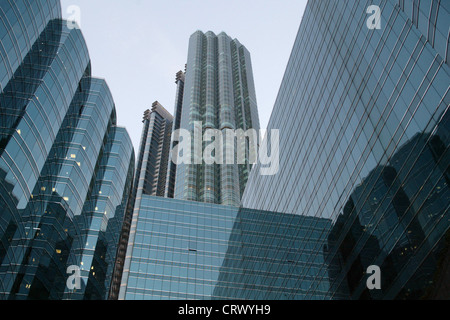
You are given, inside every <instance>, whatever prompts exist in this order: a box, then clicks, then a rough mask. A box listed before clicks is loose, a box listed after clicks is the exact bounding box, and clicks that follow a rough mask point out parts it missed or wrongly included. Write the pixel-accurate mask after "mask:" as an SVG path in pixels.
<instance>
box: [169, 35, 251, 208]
mask: <svg viewBox="0 0 450 320" xmlns="http://www.w3.org/2000/svg"><path fill="white" fill-rule="evenodd" d="M195 123H201V124H202V128H201V130H202V132H201V133H202V135H203V134H204V133H205V131H206V130H208V129H215V130H220V131H221V132H222V134H223V137H225V131H226V130H230V129H231V130H237V129H242V130H244V131H246V130H248V129H251V128H253V129H257V130H258V129H259V117H258V110H257V104H256V94H255V85H254V81H253V71H252V64H251V59H250V53H249V51H248V50H247V49H246V48H245V47H244V46H243V45H241V44H240V43H239V41H238V40H236V39H234V40H233V39H231V38H230V37H229V36H228V35H226V34H225V33H224V32H222V33H220V34H219V35H215V34H214V33H213V32H211V31H209V32H207V33H206V34H204V33H203V32H201V31H197V32H195V33H194V34H193V35H192V36H191V38H190V43H189V53H188V63H187V69H186V80H185V84H184V98H183V110H182V115H181V124H180V127H181V128H182V129H187V130H189V131H190V132H191V135H192V136H193V137H194V131H195V130H198V131H197V134H198V133H199V131H200V128H195ZM197 147H198V146H197ZM204 147H205V142H203V149H202V150H204ZM223 148H224V154H225V150H226V148H227V146H226V145H225V144H224V146H223ZM195 154H196V150H194V147H193V148H192V155H193V156H192V157H193V159H192V161H191V163H192V164H181V165H179V166H178V168H177V174H176V181H175V192H174V197H175V198H177V199H184V200H191V201H200V202H207V203H217V204H223V205H234V206H236V205H239V202H240V199H241V196H242V193H243V190H244V188H245V184H246V182H247V179H248V174H249V172H250V169H251V165H250V164H249V163H248V161H247V163H246V164H242V165H238V164H236V163H237V161H235V162H234V163H235V164H211V165H209V164H208V165H207V164H205V162H204V161H202V162H201V164H199V163H198V162H197V159H195V158H194V155H195ZM203 160H204V159H203Z"/></svg>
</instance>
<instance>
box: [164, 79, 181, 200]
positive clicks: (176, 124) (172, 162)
mask: <svg viewBox="0 0 450 320" xmlns="http://www.w3.org/2000/svg"><path fill="white" fill-rule="evenodd" d="M185 80H186V73H185V72H183V71H179V72H177V75H176V79H175V83H176V85H177V93H176V96H175V119H174V121H173V127H172V132H173V133H176V132H177V130H179V129H180V125H181V112H182V111H183V95H184V82H185ZM177 145H178V140H177V139H174V137H173V136H172V142H171V145H170V150H175V148H176V146H177ZM176 156H177V155H176V154H174V153H173V152H170V154H169V168H168V171H167V179H166V192H165V197H166V198H173V197H174V195H175V179H176V174H177V165H176V162H177V159H174V158H173V157H176Z"/></svg>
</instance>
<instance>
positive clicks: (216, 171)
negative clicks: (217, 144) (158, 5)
mask: <svg viewBox="0 0 450 320" xmlns="http://www.w3.org/2000/svg"><path fill="white" fill-rule="evenodd" d="M448 3H449V2H446V1H437V0H432V1H416V0H410V1H407V0H380V1H377V4H376V5H374V4H373V3H372V2H371V1H361V0H349V1H331V0H329V1H328V0H310V1H309V2H308V5H307V7H306V11H305V13H304V16H303V19H302V23H301V25H300V29H299V32H298V35H297V38H296V41H295V44H294V47H293V51H292V54H291V57H290V59H289V62H288V65H287V69H286V73H285V76H284V78H283V81H282V84H281V87H280V91H279V94H278V97H277V100H276V102H275V106H274V109H273V114H272V117H271V119H270V122H269V125H268V131H271V130H277V131H278V132H279V138H280V141H279V145H277V146H274V145H271V146H269V149H270V152H272V153H279V160H280V162H279V164H280V165H279V170H278V172H277V173H276V174H273V175H262V174H261V171H260V170H259V169H260V168H261V167H263V166H264V164H263V163H258V164H256V165H254V164H252V163H250V161H249V159H248V158H247V159H245V160H246V162H245V163H238V162H235V163H234V164H229V163H225V164H220V163H214V164H208V163H206V162H197V161H196V160H198V159H196V156H197V153H196V148H199V147H200V148H203V147H205V143H206V142H205V141H204V140H201V142H202V143H201V144H200V146H198V145H195V144H193V145H192V150H191V151H192V153H191V155H192V160H193V161H191V162H189V161H188V162H181V161H178V160H179V159H181V158H182V157H183V156H184V155H183V154H181V153H179V152H173V151H174V150H177V147H178V146H179V145H181V144H183V143H184V142H185V141H182V140H181V139H179V138H180V136H179V133H180V130H184V131H185V132H188V133H190V134H191V135H192V136H193V137H194V138H195V136H196V135H199V136H200V137H203V135H204V134H205V132H207V131H208V130H211V129H213V130H216V132H219V133H223V132H226V131H227V130H238V129H241V130H244V131H245V130H249V129H259V120H258V112H257V107H256V94H255V85H254V82H253V75H252V73H253V72H252V66H251V61H250V54H249V52H248V51H247V49H246V48H245V47H244V46H243V45H241V44H240V43H239V41H238V40H232V39H231V38H230V37H229V36H228V35H226V34H225V33H223V32H222V33H220V34H219V35H216V34H214V33H213V32H211V31H209V32H207V33H203V32H201V31H197V32H195V33H194V34H193V35H192V36H191V38H190V42H189V53H188V59H187V64H186V70H185V71H184V72H183V71H180V72H178V73H177V75H176V85H177V87H176V95H175V112H174V115H173V116H172V115H171V114H170V113H169V112H168V111H166V110H165V109H164V107H163V106H161V105H160V104H159V103H158V102H155V103H154V104H153V105H152V107H151V109H149V110H147V111H146V112H145V113H144V119H143V124H144V128H143V133H142V138H141V145H140V150H139V153H138V156H137V159H136V160H137V161H136V170H135V178H134V180H133V171H134V153H133V149H132V147H131V142H130V141H129V137H128V135H127V133H126V131H125V130H124V129H122V128H119V127H117V126H116V119H115V112H114V103H113V100H112V97H111V94H110V92H109V91H108V88H107V86H106V84H105V82H104V81H103V80H99V79H95V78H92V77H91V75H90V64H89V57H88V56H87V50H86V46H85V43H84V41H83V38H82V36H81V33H80V31H79V30H76V29H67V27H66V24H65V23H64V21H62V20H60V17H59V15H60V12H59V11H60V8H59V4H58V2H57V1H56V0H52V1H50V0H48V1H40V2H39V4H40V5H39V6H32V5H29V3H28V2H27V1H25V0H21V1H14V2H13V1H11V0H8V1H6V2H5V1H4V2H2V3H1V4H2V5H1V6H0V9H1V10H0V23H2V24H3V25H1V24H0V41H1V44H2V45H1V46H0V81H1V82H0V86H1V87H0V89H1V92H0V111H1V112H0V115H1V120H0V139H1V140H0V205H1V206H0V208H1V209H0V210H1V211H0V299H25V298H37V299H66V298H67V299H106V298H109V299H122V300H134V299H136V300H143V299H189V300H193V299H260V300H265V299H418V298H425V299H435V298H446V299H448V298H450V296H449V292H450V287H449V286H450V279H449V272H448V270H449V261H448V256H449V247H450V245H449V239H450V231H449V230H450V215H449V204H450V202H449V199H450V185H449V184H450V180H449V179H450V177H449V167H450V153H449V146H450V117H449V106H450V90H449V89H450V86H449V85H450V69H449V61H450V60H449V59H450V58H449V52H450V48H449V39H450V36H449V34H448V30H449V28H450V19H449V18H448V17H449V16H450V6H449V5H448ZM373 10H375V14H374V15H373V16H371V15H372V14H373ZM374 17H375V18H374ZM370 19H379V20H378V21H377V23H376V24H375V27H371V25H370V23H369V22H370V21H371V20H370ZM268 63H270V62H268ZM261 142H262V143H261ZM235 143H236V144H239V143H241V144H243V145H244V149H245V150H246V153H245V154H246V155H248V154H249V153H248V152H249V149H250V145H247V142H246V140H242V141H239V140H238V141H237V142H233V144H235ZM259 145H264V141H260V144H259ZM235 146H236V145H235ZM235 146H234V147H235ZM229 148H230V145H226V144H223V151H224V153H225V152H226V151H227V150H228V149H229ZM235 150H236V149H235ZM186 151H189V150H186V149H183V152H186ZM215 152H221V150H215ZM185 160H186V159H185ZM68 266H75V267H77V268H79V269H80V271H81V279H82V280H83V281H82V285H81V288H80V289H75V290H74V289H73V288H70V286H68V284H67V279H68V275H67V273H66V270H67V267H68ZM371 270H375V273H376V272H377V271H376V270H379V273H381V274H379V276H380V277H378V280H379V283H378V284H377V285H375V286H370V285H369V281H367V280H368V279H370V278H369V276H371V272H372V271H371ZM376 275H377V274H375V276H376Z"/></svg>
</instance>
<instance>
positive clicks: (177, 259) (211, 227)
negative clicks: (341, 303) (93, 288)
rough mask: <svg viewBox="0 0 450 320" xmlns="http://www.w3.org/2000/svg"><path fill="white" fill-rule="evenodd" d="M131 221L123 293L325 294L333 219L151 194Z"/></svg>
mask: <svg viewBox="0 0 450 320" xmlns="http://www.w3.org/2000/svg"><path fill="white" fill-rule="evenodd" d="M133 226H134V229H132V231H131V236H130V246H129V247H128V248H129V249H128V251H127V255H126V261H125V269H124V270H125V271H124V276H123V278H122V286H121V291H120V296H119V298H120V299H123V300H160V299H162V300H167V299H174V300H180V299H185V300H186V299H187V300H211V299H220V300H223V299H263V300H267V299H302V298H307V297H309V298H314V299H325V298H326V294H327V292H328V289H329V286H330V284H329V282H328V280H327V278H325V277H324V275H323V274H320V272H322V273H325V274H327V270H326V269H321V266H322V265H323V264H324V263H325V256H324V251H323V250H321V251H320V252H317V251H314V248H316V247H317V245H323V244H324V241H325V239H324V238H323V237H324V235H325V234H324V233H323V230H324V229H329V228H330V227H331V221H329V220H327V219H317V218H311V217H305V216H298V215H286V214H279V213H275V212H265V211H259V210H248V209H239V208H238V207H229V206H223V205H216V204H207V203H199V202H190V201H184V200H174V199H167V198H158V197H152V196H147V195H145V196H144V197H143V198H142V201H141V207H140V211H139V218H138V219H136V218H135V217H134V218H133ZM307 236H308V240H307V241H306V242H305V241H304V240H303V239H304V238H306V237H307ZM310 288H315V292H314V293H311V292H310V291H308V289H310Z"/></svg>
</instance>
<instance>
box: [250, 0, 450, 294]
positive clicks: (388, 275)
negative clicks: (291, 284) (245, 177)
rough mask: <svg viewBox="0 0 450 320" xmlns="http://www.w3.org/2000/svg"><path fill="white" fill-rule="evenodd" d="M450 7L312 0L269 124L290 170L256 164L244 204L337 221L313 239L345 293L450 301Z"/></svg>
mask: <svg viewBox="0 0 450 320" xmlns="http://www.w3.org/2000/svg"><path fill="white" fill-rule="evenodd" d="M373 5H376V6H375V7H374V6H373ZM378 13H379V18H380V20H378ZM449 14H450V5H449V2H448V1H406V0H405V1H404V0H399V1H397V0H379V1H375V2H374V1H360V0H352V1H323V0H311V1H309V2H308V5H307V7H306V11H305V14H304V16H303V20H302V23H301V26H300V30H299V33H298V35H297V39H296V41H295V45H294V49H293V52H292V55H291V58H290V60H289V63H288V66H287V70H286V73H285V76H284V79H283V82H282V85H281V88H280V92H279V95H278V98H277V100H276V103H275V107H274V110H273V114H272V117H271V119H270V122H269V127H268V130H271V129H279V130H280V146H279V150H280V171H279V173H278V174H277V175H274V176H261V175H259V174H258V173H259V170H258V168H259V165H258V166H257V167H255V168H254V170H253V171H252V173H251V175H250V178H249V181H248V185H247V188H246V190H245V193H244V196H243V201H242V202H243V206H244V207H248V208H252V209H264V210H270V211H277V212H285V213H287V214H301V215H306V216H310V217H321V218H326V219H330V220H331V221H332V222H333V224H332V225H330V228H325V229H324V230H323V231H322V232H323V233H324V234H325V235H326V236H325V237H324V238H322V239H328V240H327V241H325V242H323V241H322V242H317V243H316V244H315V246H313V247H310V248H309V249H312V250H314V251H316V252H324V253H325V255H326V257H327V258H326V261H327V263H325V264H323V265H322V266H321V267H320V268H319V269H318V270H315V271H313V272H314V273H316V274H317V275H318V277H317V278H316V279H317V280H320V278H321V276H323V275H324V274H326V273H325V272H323V271H324V270H325V269H328V275H329V283H330V286H329V289H328V293H329V297H331V298H333V299H337V298H345V299H408V298H413V299H414V298H447V299H448V298H449V292H450V290H449V283H450V282H449V281H448V270H449V264H448V247H449V246H448V245H449V243H448V241H449V239H450V235H449V233H450V232H449V227H450V211H449V204H450V202H449V199H450V189H449V187H450V186H449V164H450V157H449V144H450V131H449V130H450V113H449V106H450V90H449V84H450V69H449V63H450V60H449V55H448V54H449V34H448V30H449V26H450V19H449ZM378 22H379V23H378ZM310 235H311V236H312V235H313V230H311V231H310V232H307V233H306V234H305V239H306V240H307V239H308V237H310ZM306 243H308V241H306ZM303 249H306V248H305V247H302V246H300V247H298V250H303ZM372 265H375V266H378V267H380V270H381V289H379V290H378V289H374V290H370V289H369V288H368V286H367V283H366V280H367V279H368V275H367V270H368V267H369V266H372ZM310 290H311V292H314V290H315V289H314V286H313V287H311V289H310Z"/></svg>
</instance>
